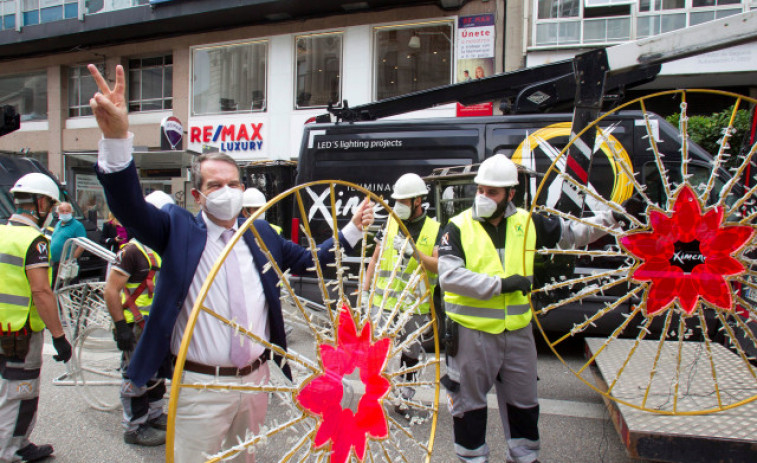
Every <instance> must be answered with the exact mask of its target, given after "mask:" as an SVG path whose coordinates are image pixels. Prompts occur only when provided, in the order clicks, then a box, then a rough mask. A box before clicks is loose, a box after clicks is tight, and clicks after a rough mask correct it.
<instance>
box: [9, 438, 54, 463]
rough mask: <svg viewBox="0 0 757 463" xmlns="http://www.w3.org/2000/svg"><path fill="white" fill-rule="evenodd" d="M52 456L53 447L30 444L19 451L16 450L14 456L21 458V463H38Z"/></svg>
mask: <svg viewBox="0 0 757 463" xmlns="http://www.w3.org/2000/svg"><path fill="white" fill-rule="evenodd" d="M52 454H53V446H52V445H50V444H43V445H39V446H37V445H34V444H32V443H31V442H29V444H28V445H27V446H26V447H24V448H22V449H19V450H16V455H18V456H19V457H21V461H38V460H42V459H44V458H47V457H49V456H50V455H52Z"/></svg>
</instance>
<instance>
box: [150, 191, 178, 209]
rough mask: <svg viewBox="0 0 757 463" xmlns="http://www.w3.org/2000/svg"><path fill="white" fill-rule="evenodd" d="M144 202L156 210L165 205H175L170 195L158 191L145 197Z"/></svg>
mask: <svg viewBox="0 0 757 463" xmlns="http://www.w3.org/2000/svg"><path fill="white" fill-rule="evenodd" d="M145 201H147V202H148V203H150V204H152V205H153V206H155V207H157V208H158V209H161V208H162V207H163V206H165V205H166V204H176V202H175V201H174V200H173V198H172V197H171V195H169V194H167V193H164V192H162V191H160V190H155V191H153V192H152V193H150V194H149V195H147V196H145Z"/></svg>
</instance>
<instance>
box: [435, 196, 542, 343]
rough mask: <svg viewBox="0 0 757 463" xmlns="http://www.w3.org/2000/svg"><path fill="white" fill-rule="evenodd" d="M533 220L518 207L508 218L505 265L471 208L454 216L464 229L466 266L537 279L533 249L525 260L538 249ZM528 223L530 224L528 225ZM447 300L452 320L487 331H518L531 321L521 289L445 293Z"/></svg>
mask: <svg viewBox="0 0 757 463" xmlns="http://www.w3.org/2000/svg"><path fill="white" fill-rule="evenodd" d="M529 220H530V219H529V217H528V212H526V211H524V210H523V209H517V210H516V212H515V214H513V215H511V216H510V217H508V218H507V230H506V233H507V235H506V238H505V253H504V255H505V262H504V264H503V263H502V261H501V260H500V258H499V253H498V252H497V249H496V248H495V247H494V243H493V242H492V240H491V238H490V237H489V234H488V233H486V230H484V227H483V226H482V225H481V223H480V222H478V221H477V220H474V219H473V216H472V213H471V209H467V210H465V211H463V212H462V213H460V214H458V215H457V216H455V217H453V218H452V219H450V222H452V223H454V224H455V225H457V227H458V228H459V229H460V242H461V244H462V247H463V252H464V254H465V268H466V269H468V270H471V271H473V272H476V273H481V274H486V275H491V276H496V277H499V278H506V277H508V276H510V275H515V274H519V275H524V276H526V277H527V278H529V279H532V280H533V273H534V253H533V251H531V252H529V253H528V254H527V255H525V261H524V250H525V249H535V246H536V230H535V228H534V224H533V223H531V224H529ZM527 225H529V226H528V227H526V226H527ZM526 228H528V236H526ZM444 302H445V308H446V310H447V316H448V317H450V318H451V319H452V320H454V321H456V322H457V323H459V324H461V325H463V326H464V327H466V328H470V329H474V330H480V331H486V332H487V333H494V334H496V333H501V332H502V331H504V330H511V331H514V330H517V329H520V328H523V327H525V326H527V325H528V324H529V323H530V322H531V308H530V305H529V302H528V297H527V296H524V295H523V294H522V293H521V292H520V291H514V292H512V293H507V294H499V295H497V296H494V297H492V298H491V299H487V300H482V299H475V298H472V297H468V296H462V295H460V294H455V293H450V292H445V293H444Z"/></svg>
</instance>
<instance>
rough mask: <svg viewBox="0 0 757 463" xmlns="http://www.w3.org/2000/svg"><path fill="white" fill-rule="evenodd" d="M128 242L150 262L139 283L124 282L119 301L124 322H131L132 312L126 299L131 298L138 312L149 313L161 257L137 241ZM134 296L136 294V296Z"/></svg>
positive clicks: (132, 319) (132, 320)
mask: <svg viewBox="0 0 757 463" xmlns="http://www.w3.org/2000/svg"><path fill="white" fill-rule="evenodd" d="M129 243H130V244H133V245H134V246H136V247H137V249H139V250H140V252H142V255H143V256H145V259H146V260H147V262H149V264H150V271H149V272H148V273H147V277H146V278H145V279H144V280H143V281H141V282H139V283H126V287H124V292H123V294H122V295H121V303H122V304H123V305H124V318H125V319H126V323H133V322H134V314H133V313H132V311H131V309H129V307H128V304H127V303H128V301H130V300H133V303H134V305H135V306H136V307H137V308H138V309H139V312H140V313H141V314H142V315H143V316H145V315H148V314H149V313H150V307H151V306H152V297H153V292H154V290H155V280H156V277H157V272H158V270H160V264H161V259H160V256H159V255H158V253H157V252H155V251H153V250H152V249H149V248H145V246H144V245H142V243H140V242H139V241H137V240H131V241H130V242H129ZM140 288H141V289H140ZM134 296H136V298H135V297H134Z"/></svg>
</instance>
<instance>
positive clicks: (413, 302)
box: [361, 173, 440, 417]
mask: <svg viewBox="0 0 757 463" xmlns="http://www.w3.org/2000/svg"><path fill="white" fill-rule="evenodd" d="M427 194H428V189H427V188H426V183H425V182H424V181H423V179H422V178H420V177H419V176H418V175H416V174H412V173H408V174H404V175H403V176H401V177H400V178H399V179H398V180H397V182H396V183H395V184H394V188H393V190H392V199H394V200H395V204H394V208H393V210H394V213H395V214H396V215H397V217H399V218H400V220H402V223H403V224H404V225H405V228H407V230H408V232H409V233H410V237H411V238H412V239H413V242H414V243H415V250H417V254H416V253H415V251H414V247H413V245H412V243H411V242H410V241H409V240H407V238H406V237H405V236H404V235H403V233H402V231H401V230H400V229H399V225H398V223H397V221H395V220H394V219H393V218H392V217H389V219H388V220H387V222H386V225H385V226H384V228H383V230H382V231H381V232H379V234H378V235H377V236H376V242H377V243H382V242H383V243H386V244H385V246H384V247H383V249H382V248H381V246H376V250H375V251H374V253H373V256H372V257H371V260H370V262H369V263H368V269H367V271H366V275H365V277H364V279H363V288H362V290H363V291H362V293H361V303H362V306H363V307H368V304H369V303H370V304H371V310H373V311H378V310H381V309H382V308H383V311H384V314H386V313H388V312H391V311H392V310H393V309H394V307H395V306H396V305H397V304H398V303H399V302H400V301H401V302H402V304H403V307H402V310H403V311H404V310H413V314H412V315H411V316H410V318H409V319H408V321H407V322H406V324H405V330H404V332H403V334H401V335H400V339H399V340H398V342H403V341H404V338H405V336H407V335H408V334H410V333H412V332H414V331H416V330H417V329H418V328H420V327H422V326H423V325H424V324H426V323H427V322H428V320H429V317H430V315H429V311H430V307H431V302H432V301H431V299H432V298H431V297H426V298H423V297H422V295H423V294H425V293H426V288H425V287H423V283H422V282H421V283H420V284H419V285H418V286H417V287H416V288H415V290H414V291H413V294H414V295H415V297H408V296H405V297H404V298H403V297H401V294H402V292H403V291H405V289H406V288H407V285H408V283H409V282H410V280H411V277H412V275H413V272H415V270H416V269H417V268H418V266H419V265H422V266H423V269H424V270H425V271H426V276H427V278H428V282H429V285H430V288H429V294H431V295H433V294H434V293H436V294H437V300H436V301H435V302H436V303H435V307H436V308H437V309H438V308H439V302H440V300H439V299H440V297H439V295H438V291H436V286H437V276H436V272H437V260H438V244H439V228H440V226H439V222H437V221H436V220H434V219H432V218H430V217H428V215H427V214H426V210H425V208H424V204H423V202H424V200H425V198H426V195H427ZM382 234H383V235H385V236H382ZM418 259H420V261H419V260H418ZM398 263H399V271H397V272H396V273H395V275H394V278H392V274H393V272H394V271H395V270H394V269H395V267H396V266H397V264H398ZM376 272H378V274H377V275H376V286H375V290H374V294H373V298H372V300H370V301H369V298H370V291H369V289H370V285H371V283H372V281H373V278H374V276H373V275H374V273H376ZM418 296H421V297H418ZM437 313H439V311H438V310H437ZM431 332H432V331H428V332H427V333H426V336H427V335H429V334H430V333H431ZM424 339H425V337H423V336H422V337H421V338H419V339H418V341H417V342H414V343H412V344H411V345H410V346H408V348H407V349H405V350H404V351H403V352H402V356H401V363H402V365H403V366H405V367H407V368H410V367H413V366H415V365H416V364H417V363H418V359H419V357H420V354H421V349H422V341H423V340H424ZM412 378H413V374H412V373H409V374H407V375H406V378H405V379H407V380H411V379H412ZM414 395H415V389H414V388H412V387H407V386H405V387H402V388H401V389H400V398H399V400H398V403H397V404H396V407H395V409H396V410H397V412H398V413H400V414H403V415H404V416H406V417H408V416H409V414H411V412H414V411H415V408H414V407H413V408H408V407H407V404H404V403H402V402H403V401H407V400H411V399H412V398H413V396H414Z"/></svg>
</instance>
